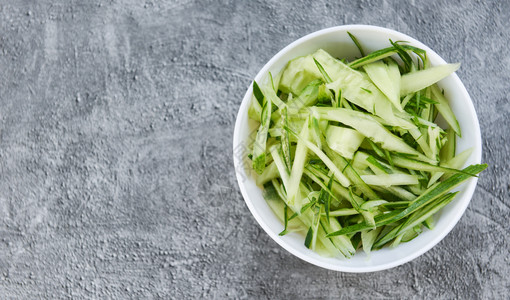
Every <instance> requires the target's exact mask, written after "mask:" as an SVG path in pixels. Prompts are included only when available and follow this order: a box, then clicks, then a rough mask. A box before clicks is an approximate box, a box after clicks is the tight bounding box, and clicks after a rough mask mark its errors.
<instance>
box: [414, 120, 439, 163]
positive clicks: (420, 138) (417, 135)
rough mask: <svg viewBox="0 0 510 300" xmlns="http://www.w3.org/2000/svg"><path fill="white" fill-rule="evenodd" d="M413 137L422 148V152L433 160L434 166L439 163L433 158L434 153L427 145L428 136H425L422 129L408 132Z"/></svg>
mask: <svg viewBox="0 0 510 300" xmlns="http://www.w3.org/2000/svg"><path fill="white" fill-rule="evenodd" d="M408 132H409V133H410V134H411V136H412V137H413V138H414V140H415V141H416V143H418V145H419V146H420V148H421V150H422V151H423V153H424V154H425V155H426V156H427V157H428V158H429V159H431V160H432V161H433V162H434V164H435V163H437V160H436V159H435V158H434V156H433V152H432V149H430V147H429V144H427V138H426V136H427V135H426V134H423V133H422V132H421V131H420V129H418V128H412V129H409V131H408Z"/></svg>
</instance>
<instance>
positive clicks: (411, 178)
mask: <svg viewBox="0 0 510 300" xmlns="http://www.w3.org/2000/svg"><path fill="white" fill-rule="evenodd" d="M360 177H361V179H362V180H363V181H364V182H365V183H366V184H368V185H380V186H391V185H409V184H418V176H416V175H407V174H381V175H361V176H360Z"/></svg>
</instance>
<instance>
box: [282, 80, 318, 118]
mask: <svg viewBox="0 0 510 300" xmlns="http://www.w3.org/2000/svg"><path fill="white" fill-rule="evenodd" d="M321 83H322V81H321V80H315V81H312V82H310V83H309V84H308V85H306V87H305V88H304V89H303V91H301V93H300V94H299V96H298V97H294V98H292V99H291V100H290V101H288V103H287V107H288V113H289V114H296V113H298V112H299V111H300V110H301V109H302V108H303V107H306V106H311V105H314V104H315V103H316V102H317V97H318V95H319V86H320V85H321ZM278 113H279V114H281V112H280V111H279V112H278Z"/></svg>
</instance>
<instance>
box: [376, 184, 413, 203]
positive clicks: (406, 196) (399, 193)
mask: <svg viewBox="0 0 510 300" xmlns="http://www.w3.org/2000/svg"><path fill="white" fill-rule="evenodd" d="M372 189H374V190H376V191H377V192H384V191H388V192H389V193H391V194H393V195H394V196H396V197H397V198H399V199H402V200H406V201H413V200H414V199H416V195H414V194H413V193H411V192H408V191H407V190H406V189H404V188H402V187H399V186H388V187H381V186H373V187H372Z"/></svg>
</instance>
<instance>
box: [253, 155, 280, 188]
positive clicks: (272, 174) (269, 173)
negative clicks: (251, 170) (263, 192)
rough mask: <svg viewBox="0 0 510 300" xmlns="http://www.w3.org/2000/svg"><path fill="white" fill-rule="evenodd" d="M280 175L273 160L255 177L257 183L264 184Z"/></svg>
mask: <svg viewBox="0 0 510 300" xmlns="http://www.w3.org/2000/svg"><path fill="white" fill-rule="evenodd" d="M278 177H280V173H279V172H278V168H277V167H276V164H275V163H274V161H273V162H272V163H270V164H269V165H268V166H267V167H266V168H265V169H264V171H263V172H262V174H260V175H259V176H258V177H257V180H256V182H257V185H264V184H265V183H266V182H268V181H271V180H272V179H275V178H278Z"/></svg>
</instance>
